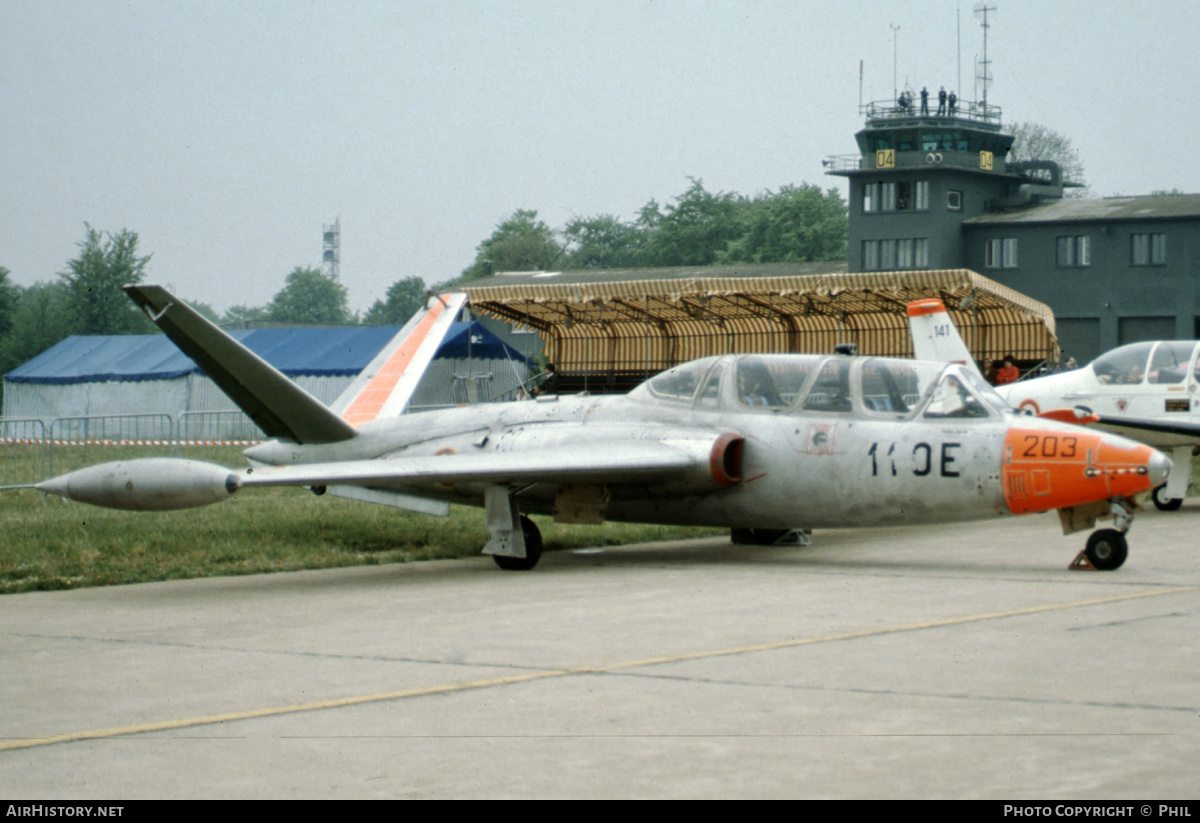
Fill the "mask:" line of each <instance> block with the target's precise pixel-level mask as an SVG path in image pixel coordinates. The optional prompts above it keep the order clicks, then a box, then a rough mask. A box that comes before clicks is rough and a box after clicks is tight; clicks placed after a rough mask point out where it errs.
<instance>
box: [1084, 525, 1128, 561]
mask: <svg viewBox="0 0 1200 823" xmlns="http://www.w3.org/2000/svg"><path fill="white" fill-rule="evenodd" d="M1083 553H1084V554H1085V555H1087V559H1088V560H1089V561H1090V562H1091V564H1092V565H1093V566H1094V567H1095V568H1096V569H1098V570H1099V571H1102V572H1108V571H1112V570H1113V569H1119V568H1120V567H1121V564H1122V563H1124V562H1125V558H1126V557H1128V556H1129V543H1128V542H1127V541H1126V540H1125V535H1123V534H1121V532H1119V531H1117V530H1116V529H1099V530H1097V531H1094V532H1092V535H1091V537H1089V538H1088V542H1087V548H1086V549H1084V550H1083Z"/></svg>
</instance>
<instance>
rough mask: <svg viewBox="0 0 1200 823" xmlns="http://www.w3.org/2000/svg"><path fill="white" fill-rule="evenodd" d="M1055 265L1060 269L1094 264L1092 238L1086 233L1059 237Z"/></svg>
mask: <svg viewBox="0 0 1200 823" xmlns="http://www.w3.org/2000/svg"><path fill="white" fill-rule="evenodd" d="M1055 265H1056V266H1058V267H1059V268H1060V269H1075V268H1083V267H1085V266H1090V265H1092V238H1091V237H1090V236H1089V235H1086V234H1080V235H1075V236H1069V237H1059V238H1058V241H1057V246H1056V251H1055Z"/></svg>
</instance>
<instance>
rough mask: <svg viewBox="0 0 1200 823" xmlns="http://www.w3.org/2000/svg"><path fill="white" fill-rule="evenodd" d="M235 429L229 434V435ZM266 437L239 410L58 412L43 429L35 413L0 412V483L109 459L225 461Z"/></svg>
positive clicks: (238, 458)
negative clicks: (173, 414)
mask: <svg viewBox="0 0 1200 823" xmlns="http://www.w3.org/2000/svg"><path fill="white" fill-rule="evenodd" d="M231 435H233V436H231ZM264 439H265V435H264V434H263V433H262V430H261V429H259V428H258V427H257V426H255V425H254V423H252V422H251V421H250V419H249V418H248V417H246V415H245V414H243V413H242V412H240V411H212V412H184V413H183V414H181V415H180V416H179V418H178V419H174V418H172V417H171V415H169V414H119V415H88V416H82V417H60V418H57V419H55V420H53V421H51V423H50V426H49V430H48V431H47V428H46V425H45V423H43V422H42V421H41V420H38V419H34V418H31V419H5V418H0V485H3V486H16V485H23V484H28V483H37V482H39V481H41V480H45V479H46V478H48V477H54V476H56V475H59V474H63V473H65V472H69V471H74V470H75V469H79V468H82V467H84V466H89V465H92V464H94V463H101V462H105V461H108V460H129V459H132V458H135V457H175V456H178V457H190V458H194V459H197V460H208V461H212V462H215V463H221V464H223V465H226V466H236V465H239V464H243V463H244V459H243V457H242V450H243V449H245V448H246V447H248V446H252V445H254V444H255V443H260V442H262V441H263V440H264Z"/></svg>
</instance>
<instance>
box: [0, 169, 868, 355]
mask: <svg viewBox="0 0 1200 823" xmlns="http://www.w3.org/2000/svg"><path fill="white" fill-rule="evenodd" d="M84 227H85V232H84V237H83V240H81V241H80V242H79V243H78V255H77V256H76V257H75V258H73V259H71V260H70V261H68V262H67V265H66V268H65V269H64V270H63V271H62V272H60V273H59V274H58V275H57V276H56V277H55V278H54V279H53V280H51V281H48V282H39V283H36V284H35V285H32V286H29V287H27V288H23V287H21V286H18V285H16V284H14V283H12V282H11V281H10V279H9V274H10V272H9V270H8V269H6V268H4V267H3V266H0V375H2V374H7V373H8V372H9V371H11V370H12V369H14V368H16V367H17V366H19V365H20V364H22V363H24V362H26V361H28V360H30V359H31V358H33V357H36V356H37V355H38V354H40V353H41V352H43V351H45V350H46V349H48V348H50V347H51V346H53V345H55V344H56V343H58V342H59V341H61V340H64V339H66V338H67V337H69V336H71V335H108V334H154V333H157V332H158V329H157V327H155V326H154V324H153V323H151V322H150V320H149V319H148V318H147V317H146V316H145V315H144V314H142V313H141V312H140V311H138V310H137V308H136V307H135V306H134V304H133V303H132V301H130V300H129V299H128V298H127V297H126V296H125V294H124V292H123V291H122V287H124V286H130V285H135V284H138V283H141V282H143V280H144V277H145V275H146V270H147V267H148V266H149V264H150V261H151V258H152V255H151V254H142V253H141V251H140V250H139V247H138V246H139V240H138V235H137V232H135V231H132V230H129V229H122V230H121V231H119V232H117V233H115V234H114V233H112V232H106V231H101V230H98V229H95V228H93V227H92V226H91V225H89V224H87V223H85V224H84ZM845 258H846V204H845V202H844V201H843V199H842V197H841V195H840V193H839V192H838V191H837V190H835V189H830V190H829V191H825V192H822V191H821V190H820V189H819V188H817V187H816V186H812V185H809V184H807V183H805V184H802V185H799V186H784V187H783V188H781V189H780V190H779V191H777V192H767V193H765V194H760V195H757V196H755V197H747V196H743V195H738V194H733V193H728V192H715V193H714V192H710V191H708V190H707V189H706V188H705V187H704V184H703V183H702V182H701V181H699V180H695V179H693V180H692V181H691V185H690V186H689V187H688V189H687V190H686V191H685V192H684V193H683V194H681V195H679V196H678V197H676V198H674V200H673V201H672V202H671V203H670V204H668V205H665V206H664V205H660V204H659V203H657V202H656V201H654V200H651V201H650V202H649V203H647V204H646V205H645V206H643V207H642V208H641V210H639V212H638V214H637V217H636V218H635V219H634V220H632V221H625V220H622V219H620V218H618V217H616V216H614V215H609V214H602V215H596V216H592V217H576V218H573V219H572V220H570V221H569V222H568V223H567V225H566V226H564V227H562V228H561V229H553V228H551V227H550V226H548V225H547V224H546V223H545V222H543V221H541V220H539V219H538V216H537V211H535V210H530V209H519V210H517V211H516V212H514V213H513V214H512V215H511V216H509V217H508V218H506V219H504V220H503V221H501V223H500V224H499V225H498V226H497V227H496V230H495V231H494V232H493V233H492V235H491V236H490V237H488V238H487V239H485V240H484V241H482V242H481V243H480V244H479V246H478V247H477V248H476V256H475V261H474V262H473V263H472V264H471V265H470V266H468V267H467V268H466V269H464V270H463V272H462V273H461V274H460V276H459V277H457V278H455V279H454V280H451V281H450V282H448V283H444V284H442V285H440V286H439V287H438V288H439V289H444V288H450V287H453V286H455V285H457V284H459V283H465V282H470V281H472V280H477V279H479V278H481V277H486V276H488V275H490V274H492V273H494V272H497V271H529V270H542V271H546V270H571V269H628V268H644V267H651V266H654V267H657V266H708V265H714V264H728V263H743V262H744V263H771V262H803V261H819V260H844V259H845ZM426 291H427V288H426V285H425V282H424V281H423V280H422V279H421V278H420V277H405V278H402V279H400V280H397V281H396V282H394V283H393V284H392V285H391V286H390V287H389V288H388V290H387V292H386V294H385V295H384V297H383V298H382V299H379V300H376V301H375V302H374V304H373V305H372V306H371V307H370V308H369V309H367V311H366V312H364V313H362V314H361V315H359V314H356V313H354V312H352V311H351V310H350V308H349V302H348V293H347V290H346V287H345V286H343V285H342V284H341V283H339V282H337V281H336V280H333V279H332V278H330V277H327V276H326V275H325V274H324V273H323V272H322V271H321V270H320V269H319V268H313V267H306V266H297V267H296V268H295V269H293V270H292V272H291V273H290V274H288V275H287V277H286V278H285V280H284V285H283V288H281V289H280V290H279V292H278V293H276V294H275V296H274V297H273V298H272V299H271V301H270V302H269V303H268V304H266V305H265V306H245V305H239V306H233V307H232V308H230V309H229V310H228V311H226V312H225V313H224V314H223V315H221V314H218V313H217V312H216V311H214V310H213V308H212V307H211V306H209V305H207V304H205V303H202V302H197V301H192V300H188V303H189V304H190V305H192V306H193V307H194V308H195V309H196V310H197V311H199V312H200V313H201V314H203V315H205V316H206V317H208V318H209V319H210V320H212V321H213V322H216V323H218V324H236V323H246V322H254V321H260V322H268V323H278V324H285V325H355V324H360V323H361V324H364V325H400V324H403V323H404V322H406V321H407V320H408V318H409V317H411V316H412V315H413V313H415V312H416V311H417V310H418V309H419V308H420V307H421V306H422V305H423V304H424V301H425V294H426ZM185 299H186V296H185Z"/></svg>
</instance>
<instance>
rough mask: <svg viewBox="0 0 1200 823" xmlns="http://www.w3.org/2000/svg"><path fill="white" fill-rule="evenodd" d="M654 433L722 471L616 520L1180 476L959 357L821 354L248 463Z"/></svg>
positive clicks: (685, 520)
mask: <svg viewBox="0 0 1200 823" xmlns="http://www.w3.org/2000/svg"><path fill="white" fill-rule="evenodd" d="M637 441H653V442H662V443H672V444H680V446H681V448H682V447H686V448H692V449H700V448H703V449H708V448H709V447H710V445H711V447H712V449H713V458H712V463H713V465H712V466H711V467H708V466H704V465H701V466H700V467H699V469H698V470H697V471H696V472H693V473H691V474H688V475H683V476H679V477H675V478H672V479H670V480H663V481H654V482H645V481H643V482H616V483H613V482H608V483H606V484H605V488H604V490H603V494H604V501H605V508H604V517H605V518H606V519H613V520H628V521H639V522H656V523H678V524H699V525H712V526H727V527H745V528H772V529H792V528H828V527H846V526H880V525H904V524H918V523H931V522H948V521H962V520H972V519H980V518H987V517H995V516H998V515H1006V514H1012V513H1024V512H1030V511H1047V510H1050V509H1058V508H1063V507H1069V506H1074V505H1078V504H1080V503H1083V502H1087V501H1094V500H1098V499H1105V498H1109V497H1127V496H1131V495H1134V494H1137V493H1139V492H1142V491H1145V490H1147V489H1149V488H1151V485H1150V479H1149V475H1150V474H1151V473H1157V475H1159V476H1161V479H1160V480H1159V482H1162V480H1165V471H1166V466H1167V465H1169V463H1167V462H1166V460H1165V458H1162V457H1161V456H1154V455H1153V453H1152V450H1150V449H1147V448H1146V447H1144V446H1141V445H1139V444H1136V443H1133V442H1131V441H1128V440H1125V439H1123V438H1120V437H1114V436H1112V435H1105V434H1101V433H1099V432H1091V431H1088V430H1086V429H1082V428H1079V427H1075V426H1070V425H1067V424H1063V423H1057V422H1054V421H1049V420H1040V419H1036V418H1030V417H1027V416H1023V415H1018V414H1014V413H1013V411H1012V410H1011V409H1010V408H1009V407H1008V406H1007V405H1006V404H1005V403H1004V402H1003V401H1002V400H1001V399H1000V398H999V397H998V396H996V395H995V394H994V393H993V392H991V390H990V389H989V388H988V387H987V386H986V384H984V383H983V382H982V381H981V380H979V379H978V378H977V377H976V376H975V375H974V374H972V373H969V372H968V371H967V370H965V369H963V368H961V367H958V366H949V367H946V368H945V369H943V368H942V366H941V365H939V364H928V363H926V364H922V363H916V362H914V361H909V360H889V359H884V358H850V357H842V356H835V357H823V356H816V355H728V356H724V357H715V358H707V359H705V360H699V361H693V362H691V363H686V364H683V365H681V366H679V367H676V368H675V369H671V370H668V371H667V372H664V373H663V374H661V375H658V376H657V377H655V378H652V379H650V380H648V381H647V382H646V383H644V384H643V385H642V386H641V387H639V388H638V389H636V390H635V391H633V392H632V393H630V394H629V395H627V396H623V397H615V396H605V397H590V396H574V397H552V398H539V399H537V400H528V401H521V402H513V403H504V404H493V405H484V406H475V407H467V408H455V409H446V410H442V411H436V412H423V413H419V414H411V415H405V416H402V417H399V418H395V419H392V420H381V421H376V422H374V423H369V424H365V425H363V426H362V427H361V428H360V430H359V434H358V436H357V437H355V438H353V439H352V440H350V441H345V442H342V443H337V444H327V445H296V444H291V443H288V442H283V441H280V442H273V443H270V444H266V445H264V446H259V447H256V448H254V449H252V450H250V451H249V452H248V453H247V455H248V456H249V457H251V458H252V459H253V460H255V461H258V462H260V463H262V464H269V465H287V464H302V463H319V462H325V461H330V460H354V459H388V458H392V457H396V458H399V457H404V456H428V455H439V454H472V453H484V452H489V451H490V452H511V453H531V452H534V451H536V452H539V453H543V452H549V453H553V451H554V450H555V449H563V448H565V447H566V446H571V447H574V448H577V447H579V446H581V445H586V446H588V447H594V448H595V449H600V450H603V449H605V448H606V447H607V446H609V444H612V443H617V442H621V443H628V442H637ZM697 444H698V445H697ZM730 444H736V448H734V447H733V446H731V445H730ZM718 446H719V447H720V448H721V449H722V451H721V452H720V455H718V453H717V448H718ZM705 453H706V454H707V452H705ZM718 463H720V465H718ZM397 490H402V491H405V492H407V493H412V494H416V495H420V496H423V497H428V498H436V499H441V500H447V501H450V502H458V503H466V504H471V505H480V504H481V503H482V501H483V496H484V487H483V486H482V485H481V484H478V483H463V484H458V485H450V484H442V485H438V484H426V485H422V486H419V487H413V486H405V487H400V488H398V489H397ZM562 494H563V489H562V488H561V487H560V486H558V485H556V484H551V483H536V484H533V485H530V486H528V487H525V488H521V489H519V490H518V492H517V496H516V499H517V500H518V501H519V504H520V507H521V510H522V511H526V512H533V513H552V512H554V511H555V505H556V501H559V500H561V495H562Z"/></svg>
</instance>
